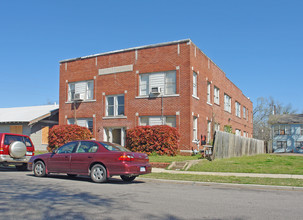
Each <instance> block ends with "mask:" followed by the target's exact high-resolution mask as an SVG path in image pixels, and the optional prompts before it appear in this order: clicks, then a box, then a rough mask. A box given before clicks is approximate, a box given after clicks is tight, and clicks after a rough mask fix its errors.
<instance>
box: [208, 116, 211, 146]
mask: <svg viewBox="0 0 303 220" xmlns="http://www.w3.org/2000/svg"><path fill="white" fill-rule="evenodd" d="M210 138H211V121H207V143H210Z"/></svg>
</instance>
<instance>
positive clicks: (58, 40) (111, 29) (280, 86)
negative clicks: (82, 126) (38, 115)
mask: <svg viewBox="0 0 303 220" xmlns="http://www.w3.org/2000/svg"><path fill="white" fill-rule="evenodd" d="M181 39H191V40H192V41H193V43H194V44H195V45H196V46H197V47H199V48H200V49H201V50H202V51H203V52H204V53H205V54H206V55H207V56H208V57H209V58H210V59H211V60H212V61H214V62H215V63H216V64H217V65H218V66H219V67H220V68H221V69H222V70H223V71H224V72H225V74H226V76H227V77H228V78H229V79H230V80H231V81H232V82H233V83H234V84H235V85H236V86H237V87H239V88H240V89H241V90H242V92H243V94H244V95H246V96H247V97H249V98H250V99H251V100H252V101H253V103H254V105H256V103H257V99H258V98H259V97H264V98H268V97H272V98H274V100H276V101H278V102H280V103H282V104H284V105H288V104H291V105H292V108H293V109H296V110H297V112H298V113H303V94H302V90H303V86H302V84H303V69H302V64H303V1H301V0H283V1H282V0H262V1H260V0H228V1H227V0H208V1H206V0H196V1H195V0H184V1H180V0H137V1H135V0H128V1H126V0H120V1H118V0H117V1H115V0H112V1H108V0H107V1H103V0H86V1H84V0H82V1H79V0H51V1H50V0H49V1H41V0H37V1H34V0H27V1H24V0H14V1H11V0H0V77H1V78H0V94H2V98H1V99H2V101H1V103H0V108H9V107H23V106H35V105H46V104H52V103H55V102H56V103H58V102H59V61H61V60H65V59H70V58H77V57H81V56H87V55H92V54H97V53H103V52H108V51H114V50H120V49H126V48H132V47H137V46H143V45H150V44H157V43H162V42H170V41H175V40H181Z"/></svg>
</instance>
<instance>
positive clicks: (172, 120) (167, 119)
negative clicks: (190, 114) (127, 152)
mask: <svg viewBox="0 0 303 220" xmlns="http://www.w3.org/2000/svg"><path fill="white" fill-rule="evenodd" d="M162 124H164V125H168V126H171V127H176V116H163V122H162V117H161V116H141V117H140V125H141V126H147V125H150V126H153V125H162Z"/></svg>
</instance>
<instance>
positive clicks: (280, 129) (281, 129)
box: [274, 125, 291, 136]
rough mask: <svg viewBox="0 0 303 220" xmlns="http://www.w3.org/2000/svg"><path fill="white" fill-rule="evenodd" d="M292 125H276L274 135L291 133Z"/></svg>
mask: <svg viewBox="0 0 303 220" xmlns="http://www.w3.org/2000/svg"><path fill="white" fill-rule="evenodd" d="M290 133H291V132H290V125H275V126H274V135H275V136H276V135H290Z"/></svg>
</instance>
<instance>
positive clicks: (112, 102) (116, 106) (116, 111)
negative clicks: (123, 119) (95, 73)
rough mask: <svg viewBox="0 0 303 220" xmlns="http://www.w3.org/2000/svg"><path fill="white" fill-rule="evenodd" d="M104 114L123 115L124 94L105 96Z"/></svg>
mask: <svg viewBox="0 0 303 220" xmlns="http://www.w3.org/2000/svg"><path fill="white" fill-rule="evenodd" d="M106 116H112V117H117V116H124V95H114V96H106Z"/></svg>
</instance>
